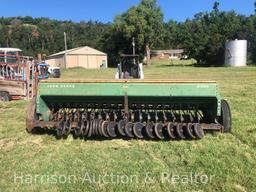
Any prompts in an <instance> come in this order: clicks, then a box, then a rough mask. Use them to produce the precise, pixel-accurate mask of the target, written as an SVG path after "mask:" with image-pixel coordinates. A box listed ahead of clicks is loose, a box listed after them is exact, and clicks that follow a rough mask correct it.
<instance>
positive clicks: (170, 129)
mask: <svg viewBox="0 0 256 192" xmlns="http://www.w3.org/2000/svg"><path fill="white" fill-rule="evenodd" d="M174 127H175V124H174V123H172V122H170V123H168V125H167V132H168V136H169V137H170V138H171V139H176V137H175V134H174Z"/></svg>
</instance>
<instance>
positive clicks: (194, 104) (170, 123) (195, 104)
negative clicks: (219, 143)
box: [27, 55, 231, 140]
mask: <svg viewBox="0 0 256 192" xmlns="http://www.w3.org/2000/svg"><path fill="white" fill-rule="evenodd" d="M136 58H137V57H136V56H134V55H133V56H127V55H126V56H123V59H122V63H120V64H119V65H118V70H117V75H116V78H117V79H116V80H44V81H40V82H39V84H38V92H37V96H36V98H34V100H33V101H32V102H31V104H30V105H29V110H28V117H27V131H28V132H33V129H34V128H35V127H41V128H45V129H54V130H56V135H57V136H58V137H59V138H62V137H67V136H68V135H69V134H73V135H74V136H76V137H83V138H90V137H93V136H101V137H106V138H115V137H119V138H120V137H126V138H138V139H142V138H148V139H160V140H162V139H201V138H203V136H204V133H205V131H221V132H230V130H231V113H230V108H229V105H228V103H227V102H226V101H225V100H222V99H221V97H220V94H219V90H218V85H217V84H216V82H214V81H184V80H142V77H143V72H142V65H140V64H138V62H137V61H136V62H135V60H136ZM127 60H132V63H131V62H130V63H129V62H128V61H127Z"/></svg>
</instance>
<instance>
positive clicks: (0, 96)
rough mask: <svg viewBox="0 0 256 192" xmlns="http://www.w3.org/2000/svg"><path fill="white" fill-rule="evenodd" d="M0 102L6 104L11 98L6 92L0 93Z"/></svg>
mask: <svg viewBox="0 0 256 192" xmlns="http://www.w3.org/2000/svg"><path fill="white" fill-rule="evenodd" d="M0 98H2V99H0V101H3V102H8V101H11V96H10V94H9V93H8V92H6V91H0Z"/></svg>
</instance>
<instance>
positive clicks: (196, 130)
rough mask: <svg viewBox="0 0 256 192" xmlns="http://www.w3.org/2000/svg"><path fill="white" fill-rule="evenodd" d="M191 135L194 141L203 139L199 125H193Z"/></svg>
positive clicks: (202, 131) (202, 132)
mask: <svg viewBox="0 0 256 192" xmlns="http://www.w3.org/2000/svg"><path fill="white" fill-rule="evenodd" d="M193 133H194V135H195V137H196V139H202V138H203V137H204V130H203V129H202V127H201V126H200V124H199V123H196V124H194V126H193Z"/></svg>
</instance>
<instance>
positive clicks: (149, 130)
mask: <svg viewBox="0 0 256 192" xmlns="http://www.w3.org/2000/svg"><path fill="white" fill-rule="evenodd" d="M145 130H146V134H147V136H148V137H149V138H150V139H155V136H154V123H152V122H149V123H147V125H146V129H145Z"/></svg>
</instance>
